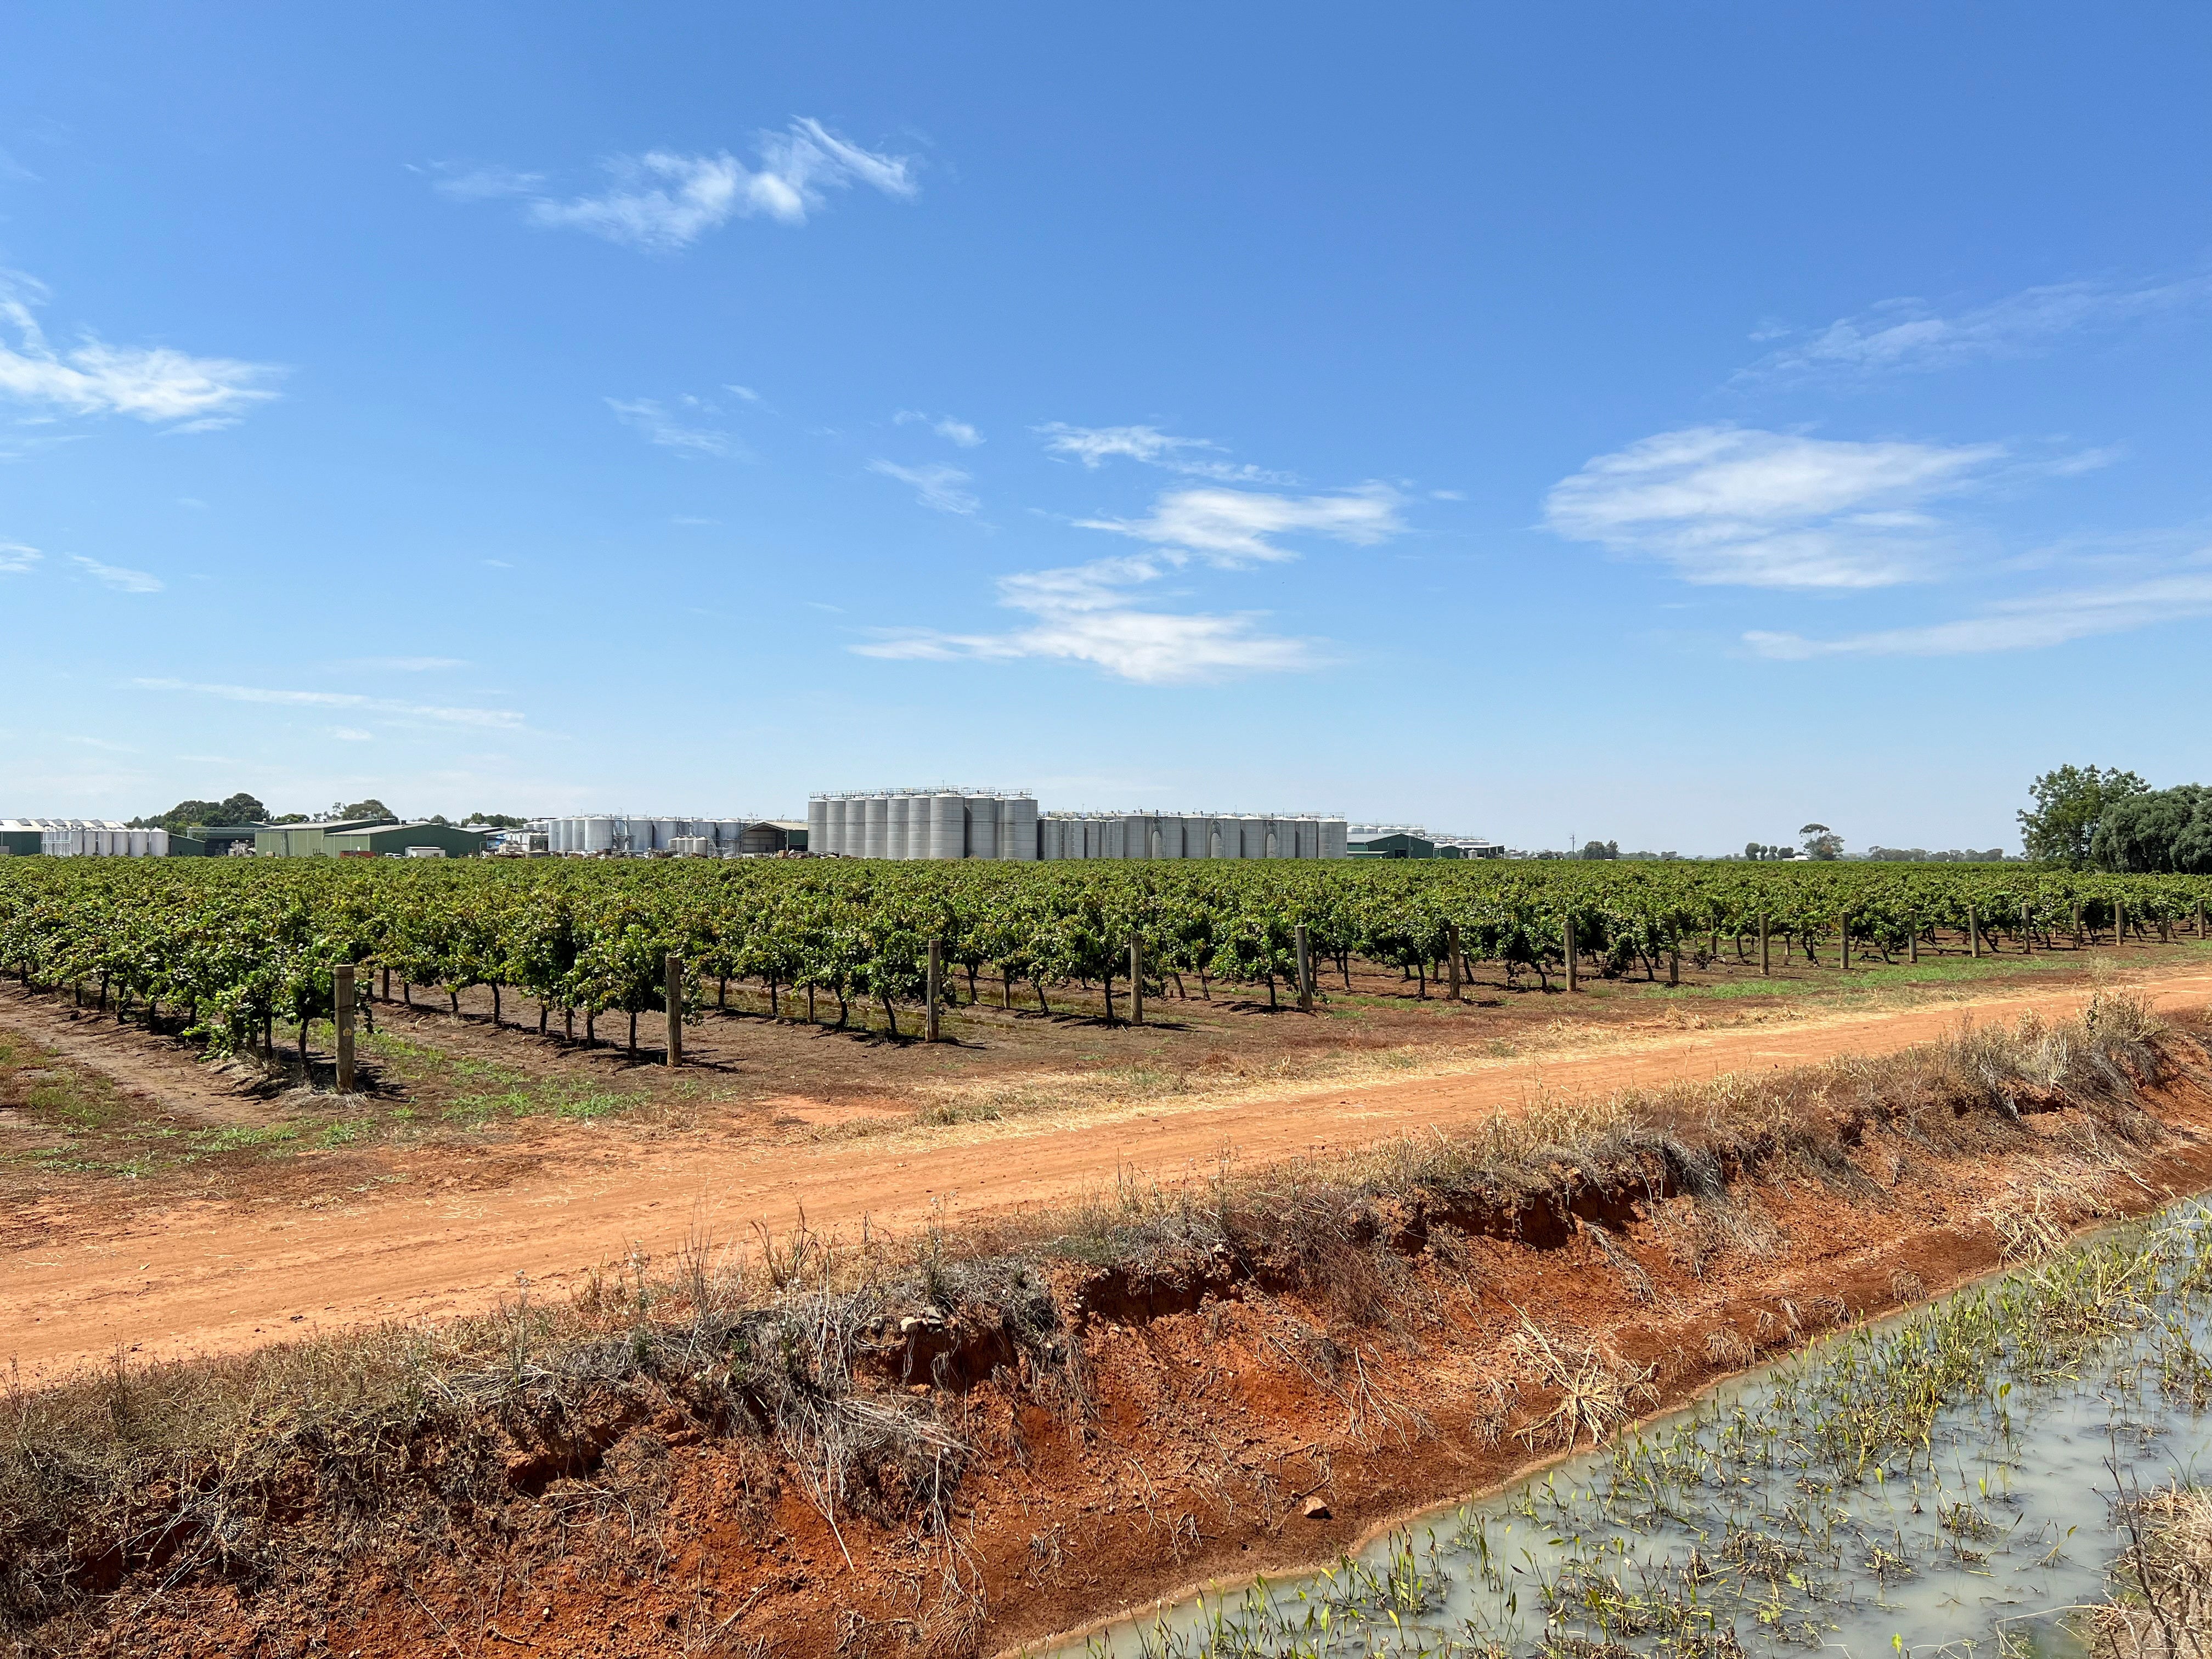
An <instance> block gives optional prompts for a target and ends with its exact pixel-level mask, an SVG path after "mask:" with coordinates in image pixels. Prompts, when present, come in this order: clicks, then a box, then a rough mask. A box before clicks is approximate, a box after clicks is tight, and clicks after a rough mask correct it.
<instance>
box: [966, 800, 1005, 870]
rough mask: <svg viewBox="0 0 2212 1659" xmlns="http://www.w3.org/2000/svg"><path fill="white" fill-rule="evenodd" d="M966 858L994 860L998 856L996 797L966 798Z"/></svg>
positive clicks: (997, 810) (997, 804) (997, 807)
mask: <svg viewBox="0 0 2212 1659" xmlns="http://www.w3.org/2000/svg"><path fill="white" fill-rule="evenodd" d="M967 805H968V856H969V858H971V859H994V858H996V857H998V856H999V798H998V797H997V796H996V795H970V796H969V797H968V803H967Z"/></svg>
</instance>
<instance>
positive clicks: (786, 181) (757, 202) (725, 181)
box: [437, 117, 920, 252]
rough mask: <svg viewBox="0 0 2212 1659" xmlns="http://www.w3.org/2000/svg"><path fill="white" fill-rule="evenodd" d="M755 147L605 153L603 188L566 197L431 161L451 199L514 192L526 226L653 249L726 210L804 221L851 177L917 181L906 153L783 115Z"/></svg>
mask: <svg viewBox="0 0 2212 1659" xmlns="http://www.w3.org/2000/svg"><path fill="white" fill-rule="evenodd" d="M757 157H758V161H759V163H760V164H759V166H758V167H747V166H746V165H745V164H744V162H742V161H738V160H737V159H736V158H735V157H734V156H732V155H730V154H729V152H727V151H726V150H724V151H720V152H718V153H717V154H714V155H679V154H678V153H677V152H675V151H672V150H664V149H656V150H648V151H647V153H646V154H645V155H637V156H630V155H617V156H613V157H611V158H610V159H609V160H608V161H606V162H605V163H604V165H605V168H606V170H607V172H608V173H610V174H611V175H612V179H613V183H612V184H611V186H610V187H609V188H608V189H606V190H605V191H600V192H599V194H597V195H591V196H576V197H568V198H567V199H566V200H562V199H557V198H556V197H551V196H549V195H546V194H544V192H543V191H541V189H540V186H541V185H543V184H544V177H543V175H541V174H538V173H517V172H513V171H511V170H508V169H506V168H500V167H479V168H474V169H471V170H468V171H460V170H457V169H450V168H447V169H441V171H443V172H444V173H445V174H446V176H445V177H444V178H442V179H440V181H439V182H438V185H437V188H438V190H439V191H441V192H442V193H443V194H445V195H447V196H448V197H453V198H454V199H456V200H459V201H483V200H488V199H492V198H495V197H509V198H515V199H520V200H521V201H522V202H523V203H524V204H525V207H524V212H525V215H526V216H527V217H528V218H529V220H530V221H531V222H532V223H533V224H538V225H544V226H547V227H550V228H565V229H574V230H584V231H589V232H590V233H591V234H593V235H595V236H604V237H605V238H606V239H607V240H609V241H611V242H623V243H627V244H628V245H629V246H633V247H641V248H647V249H649V250H652V251H653V252H674V251H676V250H678V249H679V248H684V247H687V246H690V244H691V243H693V242H695V241H696V240H698V239H699V238H700V237H701V236H702V235H704V234H706V233H707V232H708V231H710V230H713V229H715V228H718V227H720V226H721V225H724V224H726V223H727V222H729V221H730V220H732V219H733V218H750V217H752V216H755V215H765V216H768V217H769V218H771V219H775V220H776V221H778V222H781V223H783V224H787V225H799V224H804V223H805V222H806V216H807V215H808V214H809V213H811V212H814V211H816V210H818V209H820V208H821V207H822V206H823V204H824V202H825V201H826V200H827V196H826V192H827V191H831V190H844V189H848V188H849V187H851V186H852V185H856V184H861V185H870V186H872V188H874V189H876V190H878V191H882V192H883V193H884V195H886V196H894V197H900V198H902V199H903V198H908V197H913V196H914V195H915V193H916V191H918V189H919V188H920V186H919V185H917V184H916V183H915V176H914V175H915V162H914V161H913V160H912V158H910V157H908V156H902V155H882V154H879V153H878V152H876V151H874V150H869V149H862V148H861V147H860V145H858V144H855V143H851V142H849V141H848V140H847V139H844V138H841V137H838V136H837V135H836V133H833V132H831V131H829V130H828V129H827V128H826V127H824V126H823V125H822V124H821V123H820V122H819V121H816V120H813V119H811V118H806V117H800V118H797V119H795V120H793V122H792V124H791V126H790V128H789V130H788V131H783V132H770V133H763V134H762V135H761V137H760V140H759V143H758V145H757Z"/></svg>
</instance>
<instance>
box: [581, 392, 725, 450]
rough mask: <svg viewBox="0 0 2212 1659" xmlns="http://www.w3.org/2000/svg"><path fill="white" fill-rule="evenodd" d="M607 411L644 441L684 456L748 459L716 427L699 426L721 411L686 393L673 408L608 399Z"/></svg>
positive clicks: (640, 400)
mask: <svg viewBox="0 0 2212 1659" xmlns="http://www.w3.org/2000/svg"><path fill="white" fill-rule="evenodd" d="M606 404H607V407H608V408H609V409H611V410H614V413H615V418H616V419H617V420H618V421H620V422H622V423H623V425H624V426H628V427H633V428H635V429H636V430H638V431H640V432H642V433H643V434H644V435H646V438H647V441H650V442H653V443H656V444H659V445H660V446H661V447H663V448H664V449H672V450H675V451H676V452H678V453H679V454H684V455H724V456H735V457H738V458H739V459H750V454H751V452H750V451H749V450H747V449H746V447H744V444H743V443H742V442H740V441H738V438H737V437H736V436H735V435H732V434H731V433H728V432H725V431H723V430H722V429H721V428H719V427H714V426H708V425H703V424H702V423H701V421H700V417H701V416H713V415H718V414H720V412H721V411H720V410H717V409H716V408H715V407H714V404H710V403H708V402H707V401H706V400H705V399H703V398H694V397H691V396H690V395H689V394H688V393H687V394H685V395H684V396H682V397H679V398H677V399H676V402H675V407H674V408H672V409H671V407H670V406H669V405H668V404H663V403H659V402H656V401H655V400H654V399H653V398H629V399H627V400H625V399H623V398H608V399H607V400H606Z"/></svg>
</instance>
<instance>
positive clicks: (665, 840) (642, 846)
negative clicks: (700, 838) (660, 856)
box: [635, 818, 684, 853]
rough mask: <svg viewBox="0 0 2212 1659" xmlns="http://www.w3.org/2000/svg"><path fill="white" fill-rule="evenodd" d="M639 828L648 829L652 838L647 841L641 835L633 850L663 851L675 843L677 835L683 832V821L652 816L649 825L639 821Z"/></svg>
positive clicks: (646, 851)
mask: <svg viewBox="0 0 2212 1659" xmlns="http://www.w3.org/2000/svg"><path fill="white" fill-rule="evenodd" d="M638 828H639V829H649V831H650V834H651V836H652V837H653V839H652V840H651V841H650V842H647V840H646V837H645V836H643V835H641V836H639V837H638V839H637V845H636V848H635V850H636V851H638V852H641V853H665V852H667V851H668V850H669V849H670V848H672V847H673V846H674V845H675V844H676V838H677V836H680V835H682V834H683V833H684V823H683V822H682V821H681V820H680V819H677V818H654V819H653V820H652V822H651V823H650V825H647V823H644V822H642V821H641V822H640V823H639V825H638Z"/></svg>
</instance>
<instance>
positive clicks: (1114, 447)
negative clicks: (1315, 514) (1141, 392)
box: [1035, 421, 1297, 484]
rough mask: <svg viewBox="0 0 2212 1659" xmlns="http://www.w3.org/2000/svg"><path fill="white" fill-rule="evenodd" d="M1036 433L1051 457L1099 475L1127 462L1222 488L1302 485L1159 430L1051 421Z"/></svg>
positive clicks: (1203, 441) (1205, 442) (1205, 441)
mask: <svg viewBox="0 0 2212 1659" xmlns="http://www.w3.org/2000/svg"><path fill="white" fill-rule="evenodd" d="M1035 430H1036V432H1037V434H1038V435H1040V436H1042V438H1043V439H1044V447H1045V452H1046V453H1048V454H1052V455H1057V456H1059V457H1060V458H1061V459H1064V460H1071V461H1080V462H1081V463H1082V464H1083V465H1085V467H1087V468H1091V469H1092V470H1094V471H1095V470H1096V469H1097V468H1098V467H1100V466H1102V465H1104V464H1105V463H1106V462H1108V461H1109V460H1115V459H1121V460H1130V461H1136V462H1139V463H1140V464H1142V465H1146V466H1157V467H1160V468H1163V469H1164V470H1165V471H1170V472H1181V473H1183V474H1186V475H1187V476H1188V477H1198V478H1212V479H1213V480H1215V481H1216V482H1218V483H1267V484H1286V483H1296V482H1297V480H1296V478H1295V477H1292V475H1291V474H1290V473H1287V472H1271V471H1267V469H1266V468H1264V467H1257V466H1250V465H1245V464H1243V463H1242V462H1238V461H1230V460H1225V459H1220V457H1221V456H1223V455H1224V454H1225V453H1226V452H1225V450H1224V449H1223V448H1222V447H1221V446H1220V445H1219V444H1218V443H1215V442H1214V441H1212V439H1211V438H1178V437H1176V436H1174V435H1172V434H1170V433H1165V432H1163V431H1161V430H1160V429H1159V428H1158V427H1152V426H1070V425H1068V424H1067V423H1066V422H1064V421H1051V422H1047V423H1046V424H1045V425H1043V426H1041V427H1037V428H1035Z"/></svg>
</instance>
